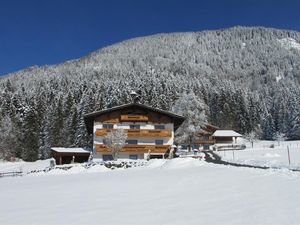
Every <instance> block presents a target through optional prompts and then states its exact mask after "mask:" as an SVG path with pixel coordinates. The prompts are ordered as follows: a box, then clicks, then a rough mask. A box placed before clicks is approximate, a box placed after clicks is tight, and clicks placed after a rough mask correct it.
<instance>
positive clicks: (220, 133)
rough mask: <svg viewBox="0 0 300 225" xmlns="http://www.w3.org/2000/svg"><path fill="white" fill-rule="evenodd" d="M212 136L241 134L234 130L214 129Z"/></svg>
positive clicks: (235, 135)
mask: <svg viewBox="0 0 300 225" xmlns="http://www.w3.org/2000/svg"><path fill="white" fill-rule="evenodd" d="M212 136H213V137H242V136H243V135H241V134H239V133H237V132H235V131H234V130H216V131H215V133H214V134H213V135H212Z"/></svg>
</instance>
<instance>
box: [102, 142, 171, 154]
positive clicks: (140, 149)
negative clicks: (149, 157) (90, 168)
mask: <svg viewBox="0 0 300 225" xmlns="http://www.w3.org/2000/svg"><path fill="white" fill-rule="evenodd" d="M170 147H171V146H170V145H130V144H128V145H125V146H124V147H123V149H122V151H121V153H148V151H149V150H151V153H166V151H167V150H168V149H169V148H170ZM96 152H98V153H110V151H109V150H108V149H107V148H106V147H105V145H103V144H96Z"/></svg>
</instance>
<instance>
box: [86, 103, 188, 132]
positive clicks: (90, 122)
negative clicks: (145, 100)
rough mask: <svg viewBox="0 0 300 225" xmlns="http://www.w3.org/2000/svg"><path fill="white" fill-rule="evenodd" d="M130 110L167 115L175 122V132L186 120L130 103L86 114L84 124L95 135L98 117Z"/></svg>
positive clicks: (175, 115) (169, 113) (162, 111)
mask: <svg viewBox="0 0 300 225" xmlns="http://www.w3.org/2000/svg"><path fill="white" fill-rule="evenodd" d="M128 108H138V109H145V110H148V111H152V112H156V113H160V114H163V115H166V116H168V117H170V118H171V119H172V120H173V121H174V129H175V130H176V129H177V128H178V127H179V126H180V125H181V124H182V123H183V121H184V120H185V118H184V117H183V116H180V115H177V114H175V113H172V112H169V111H165V110H162V109H157V108H153V107H151V106H147V105H143V104H139V103H130V104H125V105H120V106H116V107H112V108H108V109H104V110H101V111H96V112H92V113H88V114H85V115H84V122H85V125H86V127H87V130H88V132H89V134H92V133H93V125H94V120H95V119H96V118H97V117H98V116H100V115H103V114H107V113H111V112H114V111H120V110H123V109H128Z"/></svg>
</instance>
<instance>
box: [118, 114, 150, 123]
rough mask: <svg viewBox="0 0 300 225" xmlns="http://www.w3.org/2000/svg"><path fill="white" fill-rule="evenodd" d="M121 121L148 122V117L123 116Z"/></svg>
mask: <svg viewBox="0 0 300 225" xmlns="http://www.w3.org/2000/svg"><path fill="white" fill-rule="evenodd" d="M121 121H128V122H129V121H139V122H142V121H144V122H145V121H148V116H147V115H121Z"/></svg>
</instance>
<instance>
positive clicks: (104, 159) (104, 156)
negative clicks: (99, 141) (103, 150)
mask: <svg viewBox="0 0 300 225" xmlns="http://www.w3.org/2000/svg"><path fill="white" fill-rule="evenodd" d="M102 159H103V161H111V160H114V158H113V156H112V155H102Z"/></svg>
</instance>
